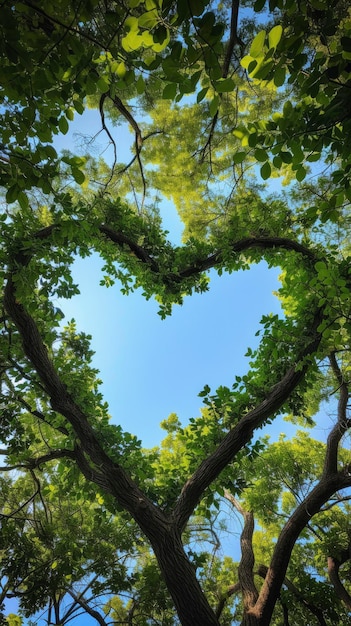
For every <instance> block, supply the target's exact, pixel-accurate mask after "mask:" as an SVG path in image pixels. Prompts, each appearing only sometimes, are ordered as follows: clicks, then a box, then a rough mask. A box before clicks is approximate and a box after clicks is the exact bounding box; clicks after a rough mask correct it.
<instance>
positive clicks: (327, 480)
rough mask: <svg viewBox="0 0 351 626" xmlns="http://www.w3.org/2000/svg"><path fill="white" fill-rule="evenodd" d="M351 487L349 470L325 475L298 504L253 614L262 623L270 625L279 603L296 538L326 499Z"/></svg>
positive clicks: (269, 569) (281, 537)
mask: <svg viewBox="0 0 351 626" xmlns="http://www.w3.org/2000/svg"><path fill="white" fill-rule="evenodd" d="M350 486H351V474H350V473H349V471H343V472H338V473H336V474H333V475H331V476H323V477H322V479H321V480H320V482H319V483H318V485H316V487H315V488H314V489H313V490H312V491H311V493H310V494H309V495H308V496H307V497H306V498H305V500H304V501H303V502H301V504H300V505H299V506H298V507H297V509H296V510H295V512H294V513H293V514H292V515H291V517H290V519H289V520H288V522H287V523H286V524H285V526H284V528H283V530H282V531H281V533H280V536H279V538H278V541H277V543H276V546H275V549H274V553H273V557H272V561H271V564H270V566H269V568H268V571H267V575H266V578H265V581H264V583H263V586H262V589H261V592H260V595H259V598H258V601H257V603H256V606H255V607H254V608H253V609H252V611H251V612H252V614H253V615H255V616H256V617H257V618H259V619H260V623H261V624H269V623H270V620H271V617H272V613H273V609H274V606H275V603H276V601H277V598H278V596H279V593H280V588H281V586H282V584H283V582H284V578H285V574H286V570H287V567H288V564H289V561H290V557H291V552H292V549H293V547H294V545H295V542H296V540H297V539H298V537H299V536H300V534H301V532H302V531H303V529H304V528H305V527H306V526H307V524H308V522H309V521H310V519H311V517H313V515H315V514H316V513H318V512H319V511H320V509H321V507H322V506H323V504H324V503H325V502H327V500H328V499H329V498H330V497H331V496H332V495H333V494H334V493H335V492H337V491H340V490H341V489H345V488H346V487H350Z"/></svg>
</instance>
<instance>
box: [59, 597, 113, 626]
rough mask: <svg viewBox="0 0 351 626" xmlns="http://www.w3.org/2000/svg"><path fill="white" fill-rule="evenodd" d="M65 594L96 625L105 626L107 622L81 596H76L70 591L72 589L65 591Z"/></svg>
mask: <svg viewBox="0 0 351 626" xmlns="http://www.w3.org/2000/svg"><path fill="white" fill-rule="evenodd" d="M67 593H68V594H69V595H70V596H71V598H73V600H74V601H75V602H77V604H79V605H80V606H81V607H82V608H83V609H84V611H86V612H87V613H88V614H89V615H91V617H93V618H94V619H95V620H96V621H97V622H98V624H100V626H107V622H106V621H105V620H104V618H103V617H102V615H100V613H99V612H98V611H95V609H93V608H92V607H91V606H90V605H89V603H88V602H86V601H85V600H84V598H83V597H82V596H81V595H77V594H76V593H74V592H73V591H72V589H67Z"/></svg>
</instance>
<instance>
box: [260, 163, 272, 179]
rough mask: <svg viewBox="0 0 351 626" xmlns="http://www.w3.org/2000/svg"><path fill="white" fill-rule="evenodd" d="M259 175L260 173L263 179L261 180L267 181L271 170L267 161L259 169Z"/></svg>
mask: <svg viewBox="0 0 351 626" xmlns="http://www.w3.org/2000/svg"><path fill="white" fill-rule="evenodd" d="M260 173H261V177H262V178H263V180H267V179H268V178H269V177H270V175H271V173H272V168H271V166H270V163H269V161H266V163H264V165H262V167H261V169H260Z"/></svg>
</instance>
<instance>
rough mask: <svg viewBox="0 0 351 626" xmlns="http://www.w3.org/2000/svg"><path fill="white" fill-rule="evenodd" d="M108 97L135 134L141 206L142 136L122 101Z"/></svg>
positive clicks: (144, 183)
mask: <svg viewBox="0 0 351 626" xmlns="http://www.w3.org/2000/svg"><path fill="white" fill-rule="evenodd" d="M108 95H109V98H110V100H112V102H113V104H114V105H115V107H116V108H117V109H118V111H119V112H120V113H121V114H122V115H123V117H124V118H125V119H126V120H127V121H128V122H129V124H130V125H131V127H132V128H133V130H134V132H135V154H136V158H137V161H138V164H139V170H140V176H141V180H142V184H143V201H142V204H143V203H144V199H145V196H146V180H145V176H144V168H143V164H142V162H141V159H140V151H141V148H142V145H143V136H142V134H141V130H140V127H139V125H138V123H137V121H136V120H135V119H134V117H133V116H132V114H131V113H130V111H128V109H127V108H126V107H125V106H124V104H123V102H122V100H121V99H120V98H119V97H118V96H111V94H110V93H109V94H108Z"/></svg>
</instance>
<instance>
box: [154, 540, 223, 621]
mask: <svg viewBox="0 0 351 626" xmlns="http://www.w3.org/2000/svg"><path fill="white" fill-rule="evenodd" d="M152 547H153V550H154V552H155V555H156V558H157V561H158V564H159V566H160V569H161V572H162V575H163V577H164V580H165V582H166V585H167V587H168V590H169V592H170V594H171V596H172V599H173V602H174V605H175V607H176V610H177V613H178V616H179V619H180V621H181V623H182V626H219V621H218V620H217V618H216V616H215V614H214V611H213V610H212V609H211V607H210V605H209V604H208V601H207V599H206V596H205V595H204V593H203V592H202V589H201V587H200V584H199V582H198V580H197V578H196V572H195V567H194V566H193V565H192V563H191V562H190V561H189V559H188V557H187V555H186V554H185V552H184V548H183V544H182V540H181V538H180V536H178V535H177V534H176V532H175V531H173V530H170V531H168V532H167V533H164V534H163V536H162V537H158V538H157V539H155V540H154V541H152Z"/></svg>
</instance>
